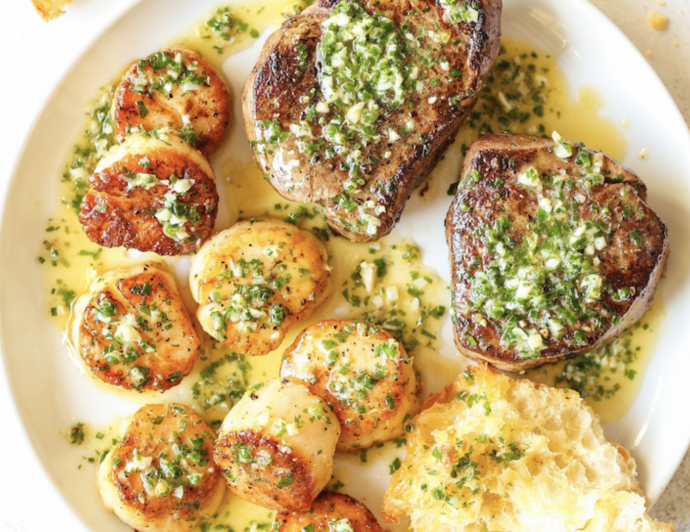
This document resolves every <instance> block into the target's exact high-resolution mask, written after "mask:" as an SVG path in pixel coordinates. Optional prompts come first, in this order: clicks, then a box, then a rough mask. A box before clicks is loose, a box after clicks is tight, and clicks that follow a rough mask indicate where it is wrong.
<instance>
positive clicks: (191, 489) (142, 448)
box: [110, 404, 222, 523]
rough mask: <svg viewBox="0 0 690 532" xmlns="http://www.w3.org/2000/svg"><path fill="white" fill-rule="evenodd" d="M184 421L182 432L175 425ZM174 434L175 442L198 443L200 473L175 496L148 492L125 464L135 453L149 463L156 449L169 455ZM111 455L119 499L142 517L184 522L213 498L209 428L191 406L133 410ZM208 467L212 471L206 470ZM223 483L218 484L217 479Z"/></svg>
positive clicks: (214, 481) (214, 476) (214, 474)
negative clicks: (172, 434)
mask: <svg viewBox="0 0 690 532" xmlns="http://www.w3.org/2000/svg"><path fill="white" fill-rule="evenodd" d="M181 422H183V423H186V425H185V429H184V430H179V424H180V423H181ZM172 431H175V432H178V431H179V436H178V437H177V438H174V439H175V443H177V444H178V445H187V446H190V444H189V442H190V441H191V440H195V441H197V442H198V441H201V442H202V443H201V445H199V446H198V448H196V447H197V445H196V444H195V448H196V450H197V452H198V456H200V457H201V458H200V460H199V461H198V462H197V463H198V464H201V463H203V462H204V461H205V462H207V466H204V467H205V472H204V474H203V475H202V476H201V479H200V481H199V483H198V484H196V485H188V486H185V487H184V495H183V496H182V497H181V498H179V497H176V496H174V495H169V496H166V497H155V496H150V495H148V493H147V491H146V489H145V487H144V482H145V480H144V479H142V475H141V474H138V473H129V474H126V473H125V469H126V467H127V464H128V463H129V462H131V460H132V458H133V456H134V451H135V450H136V451H137V452H138V453H140V454H141V455H144V456H152V457H154V462H153V463H154V464H156V463H157V461H158V458H157V457H158V456H159V455H160V453H167V454H168V457H169V459H172V458H173V457H172V456H170V453H171V450H170V449H168V446H169V445H171V444H170V443H169V439H170V436H169V434H170V433H171V432H172ZM111 452H112V453H113V467H112V470H111V471H110V477H111V481H112V483H113V484H114V485H115V487H116V488H117V489H118V491H119V494H120V499H121V501H122V502H123V503H124V504H125V505H127V506H128V507H130V508H133V509H135V510H136V511H137V512H139V513H140V514H141V515H142V516H143V517H144V518H146V519H147V520H152V521H155V520H159V519H169V518H170V517H172V518H173V519H174V520H175V521H177V522H181V523H184V522H186V521H194V520H196V519H197V518H198V512H199V508H201V507H203V506H204V503H205V502H206V501H207V500H208V499H209V498H213V497H214V495H215V496H216V497H217V491H218V489H219V488H218V484H219V481H221V479H220V473H219V469H218V467H216V465H215V463H214V460H213V431H212V430H211V429H210V428H209V426H208V425H207V424H206V423H204V422H203V421H202V420H201V418H200V417H199V416H197V415H196V414H195V413H194V412H193V411H192V410H191V409H190V408H188V407H186V406H183V405H178V404H159V405H146V406H144V407H142V408H140V409H139V410H137V412H136V413H135V414H134V416H133V418H132V422H131V423H130V425H129V427H128V428H127V432H126V433H125V434H124V436H123V437H122V439H121V440H120V442H119V443H118V444H117V445H116V446H115V448H114V449H113V450H112V451H111ZM209 469H212V471H209ZM221 485H222V482H221Z"/></svg>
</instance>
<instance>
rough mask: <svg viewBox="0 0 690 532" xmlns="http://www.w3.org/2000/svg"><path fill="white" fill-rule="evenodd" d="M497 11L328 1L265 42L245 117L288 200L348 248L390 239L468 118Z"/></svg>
mask: <svg viewBox="0 0 690 532" xmlns="http://www.w3.org/2000/svg"><path fill="white" fill-rule="evenodd" d="M500 14H501V0H467V1H465V0H437V1H433V0H380V1H376V2H374V1H370V0H363V1H362V2H361V3H359V2H357V1H355V0H342V1H341V2H337V1H336V0H320V1H319V2H318V3H317V4H315V5H313V6H311V7H309V8H308V9H306V10H304V12H302V13H301V14H300V15H298V16H296V17H293V18H291V19H289V20H288V21H286V22H285V23H284V24H283V26H282V28H281V29H280V30H279V31H277V32H276V33H274V34H273V35H271V37H270V38H269V39H268V41H267V42H266V44H265V46H264V48H263V51H262V53H261V56H260V57H259V61H258V63H257V65H256V67H255V68H254V70H253V71H252V74H251V75H250V76H249V78H248V79H247V82H246V84H245V86H244V92H243V95H242V99H243V101H242V106H243V107H242V110H243V115H244V123H245V128H246V132H247V137H248V138H249V140H250V141H251V143H252V146H253V150H254V153H255V156H256V159H257V162H258V164H259V166H260V168H261V169H262V171H263V172H264V176H265V177H266V179H268V180H269V181H270V182H271V184H272V185H273V186H274V187H275V189H276V190H277V191H278V193H280V194H281V195H282V196H283V197H285V198H287V199H290V200H294V201H302V202H313V203H315V204H316V205H318V206H319V208H320V209H321V210H322V212H323V214H324V216H325V217H326V219H327V220H328V223H329V224H330V225H331V227H333V228H334V229H335V230H336V231H338V232H340V233H342V234H343V235H345V236H347V237H348V238H350V239H351V240H356V241H371V240H376V239H378V238H380V237H382V236H384V235H386V234H388V233H389V232H390V231H391V229H392V228H393V226H394V225H395V223H396V222H397V220H398V219H399V217H400V214H401V212H402V209H403V207H404V206H405V203H406V202H407V200H408V198H409V196H410V193H411V191H412V189H414V188H415V187H416V186H417V185H418V184H419V182H420V181H421V180H422V179H424V177H426V176H427V175H428V174H429V172H431V170H432V169H433V168H434V166H435V165H436V163H437V162H438V160H439V159H440V157H441V155H442V154H443V152H444V150H445V149H446V147H447V146H448V145H449V143H450V142H451V141H452V140H453V137H454V136H455V134H456V132H457V130H458V128H459V127H460V125H461V124H462V123H463V121H464V120H465V118H466V117H467V115H468V114H469V113H470V111H471V110H472V108H473V106H474V104H475V102H476V100H477V96H478V94H479V91H480V90H481V89H482V87H483V86H484V82H485V80H486V78H487V76H488V74H489V71H490V70H491V67H492V65H493V63H494V61H495V59H496V57H497V55H498V52H499V48H500V42H499V40H500Z"/></svg>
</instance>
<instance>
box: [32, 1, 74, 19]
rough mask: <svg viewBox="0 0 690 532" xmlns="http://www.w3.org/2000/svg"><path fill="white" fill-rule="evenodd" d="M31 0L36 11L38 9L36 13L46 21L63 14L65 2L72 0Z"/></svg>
mask: <svg viewBox="0 0 690 532" xmlns="http://www.w3.org/2000/svg"><path fill="white" fill-rule="evenodd" d="M31 1H32V2H33V4H34V7H35V8H36V11H38V14H39V15H41V18H42V19H43V20H45V21H46V22H48V21H50V20H53V19H54V18H58V17H59V16H60V15H63V14H64V13H65V12H64V10H63V9H62V8H63V7H65V6H66V5H67V4H69V3H71V2H72V0H31Z"/></svg>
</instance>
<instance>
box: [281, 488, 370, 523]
mask: <svg viewBox="0 0 690 532" xmlns="http://www.w3.org/2000/svg"><path fill="white" fill-rule="evenodd" d="M273 530H274V531H275V532H304V531H305V530H308V531H309V532H333V531H338V532H381V527H380V526H379V524H378V521H376V517H374V514H372V513H371V511H369V508H367V507H366V506H364V505H363V504H362V503H361V502H359V501H357V500H355V499H353V498H352V497H350V496H349V495H345V494H344V493H333V492H332V491H322V492H321V494H320V495H319V496H318V497H317V498H316V500H315V501H314V504H312V506H311V508H310V509H309V510H307V511H306V512H305V511H302V512H280V513H279V514H277V515H276V517H275V520H274V521H273Z"/></svg>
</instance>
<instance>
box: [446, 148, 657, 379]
mask: <svg viewBox="0 0 690 532" xmlns="http://www.w3.org/2000/svg"><path fill="white" fill-rule="evenodd" d="M554 139H555V140H556V141H552V140H550V139H540V138H536V137H528V136H524V135H489V136H486V137H482V138H480V139H479V140H478V141H476V142H475V143H474V144H472V146H470V149H469V151H468V152H467V156H466V159H465V163H464V168H463V173H462V181H461V183H460V185H459V187H458V193H457V195H456V197H455V199H454V201H453V203H452V205H451V208H450V210H449V211H448V217H447V219H446V237H447V240H448V245H449V247H450V266H451V275H452V300H453V301H452V308H453V313H452V317H453V321H454V330H455V343H456V345H457V347H458V349H460V351H461V352H462V353H463V354H465V355H467V356H468V357H470V358H474V359H481V360H486V361H487V362H490V363H491V364H493V365H494V366H496V367H498V368H500V369H504V370H510V371H515V370H523V369H527V368H530V367H534V366H538V365H541V364H543V363H545V362H555V361H557V360H561V359H564V358H571V357H574V356H576V355H579V354H581V353H585V352H587V351H590V350H592V349H595V348H597V347H599V346H601V345H603V344H604V343H606V342H608V341H610V340H611V339H613V338H615V337H616V336H617V335H619V334H620V333H621V332H623V330H624V329H625V328H627V327H629V326H630V325H631V324H633V323H634V322H635V321H636V320H638V319H639V318H640V317H641V316H642V314H644V312H645V311H646V310H647V308H648V307H649V304H650V303H651V300H652V297H653V295H654V290H655V289H656V285H657V283H658V282H659V279H660V278H661V275H662V274H663V271H664V267H665V263H666V257H667V255H668V234H667V233H668V231H667V228H666V225H665V224H664V222H662V221H661V220H660V219H659V217H658V216H657V215H656V213H655V212H654V211H653V210H652V209H651V208H650V207H649V206H648V205H647V204H646V203H645V199H646V195H647V189H646V187H645V185H644V184H643V183H642V182H641V181H640V179H639V178H638V177H637V176H636V175H635V174H634V173H633V172H631V171H630V170H628V169H626V168H624V167H622V166H621V165H619V164H618V163H617V162H615V161H614V160H612V159H610V158H609V157H607V156H605V155H603V154H602V153H600V152H595V151H591V150H587V149H586V148H584V147H583V146H578V145H575V144H569V143H566V142H565V141H563V139H562V138H560V137H559V136H558V135H557V134H554Z"/></svg>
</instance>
